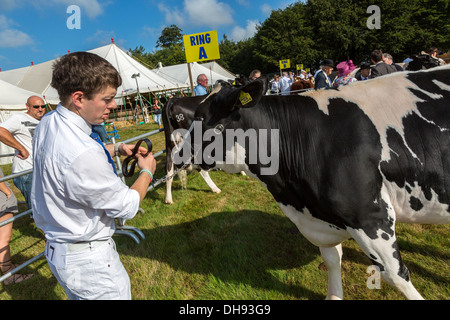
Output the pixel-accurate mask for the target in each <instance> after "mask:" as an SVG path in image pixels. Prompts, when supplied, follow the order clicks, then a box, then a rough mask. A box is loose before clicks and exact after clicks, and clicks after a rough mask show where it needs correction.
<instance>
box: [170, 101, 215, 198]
mask: <svg viewBox="0 0 450 320" xmlns="http://www.w3.org/2000/svg"><path fill="white" fill-rule="evenodd" d="M204 98H205V97H203V98H202V97H201V96H200V97H180V98H171V99H170V100H169V101H170V104H169V103H167V104H166V105H165V106H164V107H163V109H162V120H163V124H164V135H165V139H166V176H167V179H166V199H165V202H166V203H168V204H172V203H173V198H172V182H173V175H174V172H175V165H174V161H173V157H172V151H173V150H174V148H175V147H176V145H177V144H178V143H180V142H181V138H182V137H181V136H179V135H176V134H175V133H176V130H177V129H186V130H187V129H189V127H190V126H191V124H192V122H193V120H194V112H195V109H196V108H197V107H198V105H199V103H200V102H201V101H202V100H203V99H204ZM180 167H181V166H178V168H180ZM190 169H192V167H191V168H190ZM199 173H200V175H201V176H202V178H203V179H204V180H205V182H206V183H207V184H208V186H209V187H210V189H211V191H213V192H215V193H220V191H221V190H220V189H219V188H218V187H217V186H216V185H215V183H214V182H213V181H212V180H211V177H210V176H209V173H208V172H207V171H205V170H201V169H200V168H199ZM179 177H180V180H181V183H182V187H183V188H185V187H186V179H187V177H186V170H180V171H179Z"/></svg>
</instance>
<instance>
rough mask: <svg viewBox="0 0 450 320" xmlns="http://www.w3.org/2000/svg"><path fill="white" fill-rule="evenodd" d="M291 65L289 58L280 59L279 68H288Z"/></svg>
mask: <svg viewBox="0 0 450 320" xmlns="http://www.w3.org/2000/svg"><path fill="white" fill-rule="evenodd" d="M290 67H291V60H290V59H285V60H280V69H289V68H290Z"/></svg>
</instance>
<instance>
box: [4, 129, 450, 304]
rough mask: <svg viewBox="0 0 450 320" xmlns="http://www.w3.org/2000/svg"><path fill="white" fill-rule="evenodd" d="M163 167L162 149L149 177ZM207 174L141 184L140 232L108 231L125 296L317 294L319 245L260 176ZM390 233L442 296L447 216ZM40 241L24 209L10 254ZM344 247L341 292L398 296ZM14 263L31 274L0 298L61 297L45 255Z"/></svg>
mask: <svg viewBox="0 0 450 320" xmlns="http://www.w3.org/2000/svg"><path fill="white" fill-rule="evenodd" d="M155 129H156V126H155V125H149V124H145V125H139V126H133V127H129V128H121V129H120V130H119V133H120V136H121V140H124V139H127V138H131V137H134V136H137V135H140V134H143V133H145V132H148V131H151V130H155ZM150 139H151V140H152V142H153V144H154V148H153V150H154V151H159V150H162V149H164V136H163V134H162V133H159V134H158V135H156V136H152V137H151V138H150ZM2 169H3V171H4V173H5V174H9V173H10V172H11V170H10V166H8V165H6V166H2ZM163 175H164V159H163V158H161V159H159V160H158V169H157V174H156V177H157V178H160V177H162V176H163ZM211 177H212V179H213V180H214V182H215V183H216V184H217V186H218V187H219V188H221V189H222V192H221V193H220V194H214V193H212V192H210V191H209V189H208V187H207V185H206V183H205V182H204V181H203V180H202V178H201V177H200V175H199V174H198V173H196V172H194V173H192V174H190V175H189V178H188V188H187V189H186V190H182V189H181V186H180V183H179V180H178V178H176V179H175V182H174V185H173V189H174V191H173V196H174V201H175V203H174V204H173V205H166V204H164V197H165V187H164V185H163V186H160V187H158V188H157V189H156V190H153V191H151V192H149V193H148V195H147V197H146V198H145V199H144V201H143V202H142V205H141V207H142V209H144V211H145V212H144V213H138V215H137V216H136V217H135V218H134V219H132V220H131V221H128V222H127V225H132V226H135V227H138V228H139V229H140V230H141V231H142V232H143V233H144V234H145V237H146V239H145V240H144V241H141V243H140V244H136V243H135V242H134V241H133V240H132V239H131V238H129V237H126V236H115V237H114V239H115V241H116V244H117V247H118V251H119V253H120V255H121V260H122V262H123V264H124V266H125V268H126V269H127V271H128V273H129V275H130V279H131V285H132V296H133V299H136V300H175V299H176V300H178V299H192V300H201V299H205V300H216V299H217V300H219V299H220V300H222V299H231V300H235V299H244V300H247V299H252V300H253V299H254V300H266V299H267V300H315V299H318V300H321V299H324V298H325V296H326V292H327V273H326V270H325V267H324V266H323V264H322V259H321V257H320V254H319V250H318V248H316V247H315V246H313V245H312V244H310V243H309V242H308V241H307V240H306V239H305V238H303V237H302V236H301V235H300V234H299V233H298V232H297V231H296V229H295V227H294V225H293V224H292V223H291V222H290V221H289V220H288V219H287V218H286V217H285V216H284V215H283V214H282V212H281V210H280V209H279V207H278V205H277V204H276V203H275V201H274V200H273V198H272V196H271V195H270V194H269V193H268V191H267V190H266V189H265V188H264V187H263V186H262V184H260V183H259V182H258V181H256V180H253V179H251V178H249V177H246V176H241V175H231V174H227V173H224V172H222V171H213V172H211ZM131 179H132V178H131ZM131 182H132V181H131V180H130V181H127V184H130V183H131ZM11 184H12V182H11ZM14 191H15V192H16V195H18V197H19V200H20V199H23V197H21V195H20V192H18V191H17V189H15V190H14ZM21 211H24V209H23V208H22V210H21ZM397 235H398V244H399V246H400V248H401V252H402V258H403V260H404V262H405V264H406V265H407V267H408V268H409V270H410V272H411V278H412V281H413V283H414V285H415V286H416V288H417V289H418V291H419V292H420V293H421V294H422V295H423V296H424V298H425V299H433V300H448V299H449V298H450V277H449V272H448V271H449V261H450V249H449V248H450V240H449V226H429V225H406V224H398V226H397ZM44 245H45V242H44V237H43V235H42V233H41V232H40V231H39V230H37V229H36V227H35V226H34V224H33V220H32V219H30V218H23V219H21V220H19V221H17V222H15V224H14V234H13V237H12V240H11V249H12V253H13V261H14V262H15V263H22V262H24V261H26V260H28V259H31V258H32V257H33V256H35V255H37V254H39V253H40V252H42V251H43V250H44ZM343 250H344V256H343V267H342V275H343V286H344V298H345V299H353V300H360V299H369V300H371V299H383V300H387V299H388V300H390V299H392V300H403V299H404V298H403V296H402V295H401V294H400V293H399V292H398V291H396V290H394V289H393V288H391V287H390V286H389V285H387V284H386V283H385V282H381V289H373V290H370V289H368V288H367V285H366V281H367V278H368V277H369V274H368V273H366V269H367V267H368V266H369V265H370V264H371V263H370V260H369V259H368V258H367V257H366V256H365V255H364V254H363V253H362V251H361V250H360V249H359V247H358V246H357V244H356V243H355V241H353V240H349V241H346V242H344V244H343ZM22 272H25V273H34V277H33V278H32V279H30V280H28V281H26V282H23V283H20V284H16V285H10V286H4V285H3V284H2V285H0V299H1V300H16V299H49V300H62V299H66V295H65V293H64V290H63V289H62V288H61V286H59V284H58V283H57V281H56V279H55V278H54V277H53V276H52V274H51V272H50V269H49V268H48V266H47V263H46V261H45V259H40V260H38V261H37V262H35V263H33V264H32V265H30V266H29V267H27V268H26V269H25V270H23V271H22Z"/></svg>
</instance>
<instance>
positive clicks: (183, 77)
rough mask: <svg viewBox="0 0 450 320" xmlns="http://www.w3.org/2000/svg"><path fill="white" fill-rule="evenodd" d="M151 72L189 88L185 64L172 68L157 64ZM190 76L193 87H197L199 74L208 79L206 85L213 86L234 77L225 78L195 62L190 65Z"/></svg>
mask: <svg viewBox="0 0 450 320" xmlns="http://www.w3.org/2000/svg"><path fill="white" fill-rule="evenodd" d="M153 71H154V72H155V73H156V74H158V75H160V76H161V77H163V78H166V79H169V80H170V81H172V82H175V83H177V84H178V85H179V86H180V87H181V86H183V87H188V86H190V80H189V71H188V66H187V63H182V64H177V65H173V66H167V67H164V66H162V64H161V63H159V65H158V68H156V69H153ZM191 74H192V82H193V86H194V87H195V86H196V85H197V76H198V75H200V74H205V75H206V76H207V77H208V84H209V85H211V84H212V85H214V83H215V82H216V81H217V80H225V81H226V80H229V79H233V80H234V78H235V77H234V76H233V75H232V74H230V75H228V76H226V75H223V74H220V73H217V72H215V71H213V70H212V69H209V68H206V67H204V66H203V65H202V64H198V63H197V62H193V63H191Z"/></svg>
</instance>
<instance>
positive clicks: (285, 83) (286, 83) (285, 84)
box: [278, 71, 292, 95]
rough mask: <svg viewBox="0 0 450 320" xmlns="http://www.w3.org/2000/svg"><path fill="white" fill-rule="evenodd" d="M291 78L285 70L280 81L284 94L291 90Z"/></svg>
mask: <svg viewBox="0 0 450 320" xmlns="http://www.w3.org/2000/svg"><path fill="white" fill-rule="evenodd" d="M291 84H292V83H291V79H290V78H289V76H288V73H287V72H285V71H283V77H281V79H280V80H279V81H278V88H279V90H280V92H281V94H282V95H288V94H289V93H290V90H291Z"/></svg>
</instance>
